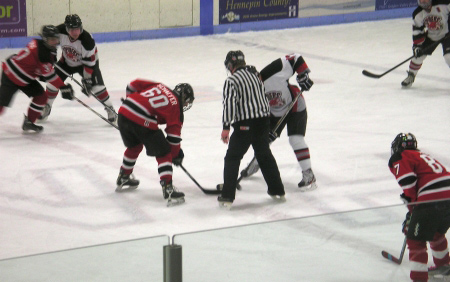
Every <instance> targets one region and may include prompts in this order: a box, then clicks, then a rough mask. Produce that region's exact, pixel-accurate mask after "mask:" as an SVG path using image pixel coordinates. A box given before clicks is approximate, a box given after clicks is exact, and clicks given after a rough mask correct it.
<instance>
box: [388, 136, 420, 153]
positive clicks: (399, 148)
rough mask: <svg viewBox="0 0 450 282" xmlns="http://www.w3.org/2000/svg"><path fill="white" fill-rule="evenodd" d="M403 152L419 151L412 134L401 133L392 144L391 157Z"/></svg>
mask: <svg viewBox="0 0 450 282" xmlns="http://www.w3.org/2000/svg"><path fill="white" fill-rule="evenodd" d="M403 150H417V139H416V137H415V136H414V134H412V133H399V134H397V136H396V137H395V139H394V141H392V143H391V155H393V154H395V153H401V152H403Z"/></svg>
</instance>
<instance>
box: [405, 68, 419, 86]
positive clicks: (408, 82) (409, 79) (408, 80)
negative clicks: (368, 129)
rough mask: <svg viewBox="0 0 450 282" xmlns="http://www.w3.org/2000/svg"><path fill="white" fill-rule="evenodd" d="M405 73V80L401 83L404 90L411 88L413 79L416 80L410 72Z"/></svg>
mask: <svg viewBox="0 0 450 282" xmlns="http://www.w3.org/2000/svg"><path fill="white" fill-rule="evenodd" d="M407 73H408V76H407V77H406V78H405V80H403V81H402V86H403V87H405V88H408V87H411V85H412V84H413V82H414V79H415V78H416V75H415V74H414V73H413V72H412V71H408V72H407Z"/></svg>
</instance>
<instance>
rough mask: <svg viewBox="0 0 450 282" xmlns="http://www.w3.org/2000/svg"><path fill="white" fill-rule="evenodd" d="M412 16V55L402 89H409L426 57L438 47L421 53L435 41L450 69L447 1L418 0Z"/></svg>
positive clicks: (449, 7)
mask: <svg viewBox="0 0 450 282" xmlns="http://www.w3.org/2000/svg"><path fill="white" fill-rule="evenodd" d="M417 2H418V4H419V7H417V8H416V9H415V10H414V12H413V14H412V17H413V26H412V29H413V54H414V58H413V59H412V60H411V62H410V63H409V70H408V76H407V77H406V78H405V80H403V81H402V86H403V87H410V86H411V85H412V84H413V82H414V80H415V78H416V75H417V72H418V71H419V70H420V68H421V67H422V63H423V61H424V60H425V59H426V57H427V56H428V55H431V54H433V52H434V50H435V49H436V48H437V46H438V45H436V46H434V47H431V48H430V49H427V50H426V52H424V51H423V49H424V48H427V47H429V46H430V45H432V44H434V43H435V42H436V41H439V40H442V39H443V38H444V37H446V39H445V40H444V41H442V42H441V45H442V50H443V53H444V59H445V62H446V63H447V65H448V66H449V67H450V34H449V26H448V25H449V20H450V1H449V0H418V1H417Z"/></svg>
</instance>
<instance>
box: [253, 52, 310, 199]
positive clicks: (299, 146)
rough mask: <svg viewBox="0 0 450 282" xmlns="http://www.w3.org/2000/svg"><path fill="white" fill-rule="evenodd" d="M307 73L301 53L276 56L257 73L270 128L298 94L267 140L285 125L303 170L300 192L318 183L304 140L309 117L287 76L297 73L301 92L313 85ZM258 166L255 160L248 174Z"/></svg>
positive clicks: (298, 91) (274, 136)
mask: <svg viewBox="0 0 450 282" xmlns="http://www.w3.org/2000/svg"><path fill="white" fill-rule="evenodd" d="M309 72H310V69H309V67H308V65H307V64H306V62H305V60H304V59H303V57H302V56H301V55H300V54H290V55H287V56H285V57H282V58H279V59H276V60H275V61H273V62H272V63H270V64H269V65H267V66H266V67H264V68H263V69H262V70H261V73H260V74H261V78H262V81H263V82H264V88H265V94H266V96H267V98H268V99H269V105H270V115H271V117H270V128H272V129H273V128H275V125H276V124H277V123H278V121H279V120H280V119H281V117H282V116H283V115H284V114H285V113H286V111H287V108H288V107H289V105H290V104H291V102H292V101H293V99H294V98H295V97H296V96H297V95H300V97H299V98H298V100H297V102H296V103H295V104H294V106H293V107H292V109H291V111H290V112H289V114H288V115H287V116H286V118H285V119H284V120H283V122H282V123H281V124H280V126H279V127H278V129H277V131H276V132H275V133H276V134H275V135H270V139H271V140H270V141H271V142H273V141H275V139H276V138H277V137H278V136H280V134H281V132H282V131H283V129H284V127H285V126H286V125H287V134H288V136H289V143H290V144H291V147H292V149H293V151H294V154H295V157H296V158H297V161H298V163H299V165H300V167H301V169H302V175H303V177H302V180H301V181H300V182H299V183H298V187H299V188H300V190H301V191H302V192H304V191H311V190H314V189H316V188H317V184H316V177H315V176H314V173H313V171H312V168H311V159H310V154H309V148H308V145H307V144H306V141H305V134H306V123H307V120H308V114H307V111H306V103H305V99H304V97H303V95H302V93H301V92H300V89H299V88H298V87H297V86H295V85H291V84H289V79H290V78H291V77H292V76H293V75H294V74H295V73H297V82H298V84H299V86H300V88H301V89H302V91H309V89H311V87H312V85H313V84H314V83H313V81H312V80H311V79H310V78H309V75H308V73H309ZM258 169H259V165H258V162H256V161H254V162H253V163H251V164H250V166H249V167H248V169H247V176H250V175H252V174H254V173H255V172H256V171H258Z"/></svg>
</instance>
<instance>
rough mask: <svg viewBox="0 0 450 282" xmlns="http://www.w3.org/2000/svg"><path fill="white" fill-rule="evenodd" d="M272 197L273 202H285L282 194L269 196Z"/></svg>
mask: <svg viewBox="0 0 450 282" xmlns="http://www.w3.org/2000/svg"><path fill="white" fill-rule="evenodd" d="M270 197H271V198H272V200H274V201H275V202H279V203H284V202H286V197H285V196H284V195H283V196H278V195H277V196H270Z"/></svg>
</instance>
